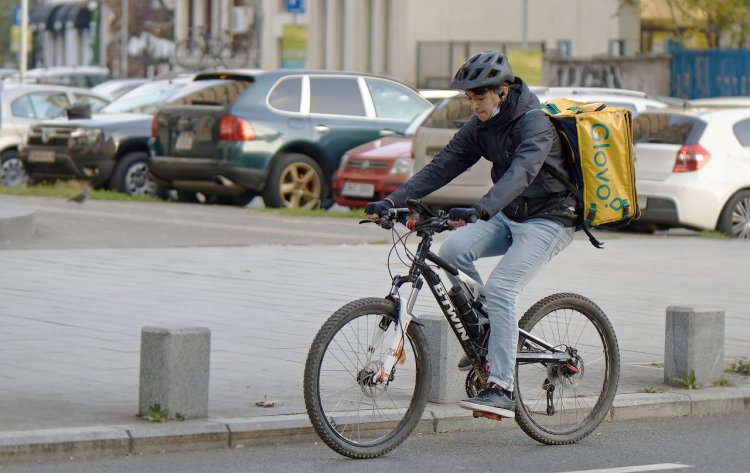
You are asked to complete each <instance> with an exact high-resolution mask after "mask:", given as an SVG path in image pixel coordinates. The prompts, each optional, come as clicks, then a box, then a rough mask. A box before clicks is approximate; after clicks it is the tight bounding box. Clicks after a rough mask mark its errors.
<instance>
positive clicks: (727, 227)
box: [717, 190, 750, 238]
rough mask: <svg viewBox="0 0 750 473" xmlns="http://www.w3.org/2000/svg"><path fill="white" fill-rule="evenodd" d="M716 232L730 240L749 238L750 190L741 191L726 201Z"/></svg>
mask: <svg viewBox="0 0 750 473" xmlns="http://www.w3.org/2000/svg"><path fill="white" fill-rule="evenodd" d="M717 230H719V231H720V232H722V233H726V234H727V235H729V236H730V237H732V238H750V190H741V191H739V192H737V193H736V194H734V195H733V196H732V197H731V198H730V199H729V201H727V205H725V206H724V210H722V211H721V216H720V217H719V225H718V226H717Z"/></svg>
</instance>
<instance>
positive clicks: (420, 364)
mask: <svg viewBox="0 0 750 473" xmlns="http://www.w3.org/2000/svg"><path fill="white" fill-rule="evenodd" d="M396 310H397V309H396V307H395V304H394V302H393V301H391V300H388V299H379V298H365V299H359V300H356V301H353V302H350V303H349V304H346V305H345V306H343V307H342V308H340V309H339V310H337V311H336V312H335V313H334V314H333V315H331V317H330V318H329V319H328V320H327V321H326V322H325V323H324V324H323V326H322V327H321V328H320V330H319V331H318V334H317V335H316V336H315V339H314V340H313V342H312V345H311V347H310V351H309V353H308V356H307V360H306V362H305V372H304V381H303V384H304V387H303V391H304V398H305V407H306V408H307V414H308V417H309V418H310V421H311V423H312V426H313V428H314V429H315V432H316V433H317V434H318V435H319V436H320V438H321V440H323V442H324V443H325V444H326V445H328V446H329V447H330V448H331V449H333V450H334V451H336V452H338V453H339V454H341V455H344V456H347V457H350V458H357V459H364V458H374V457H378V456H381V455H384V454H386V453H388V452H390V451H391V450H393V449H394V448H396V447H398V446H399V445H400V444H401V443H402V442H403V441H404V440H406V438H407V437H408V436H409V434H410V433H411V432H412V430H414V428H415V427H416V425H417V423H418V422H419V420H420V419H421V416H422V412H423V411H424V408H425V404H426V403H427V395H428V393H429V389H430V377H431V368H430V356H429V349H428V347H427V339H426V338H425V336H424V333H423V331H422V329H421V327H420V326H419V325H417V324H416V323H411V324H409V327H408V329H407V331H406V341H408V343H406V341H405V343H404V344H403V346H404V362H403V363H402V362H401V361H399V362H397V363H396V367H395V369H394V374H393V378H392V380H391V381H390V382H389V383H388V384H379V385H376V386H368V385H366V383H365V382H363V381H362V379H363V373H371V372H372V370H373V369H374V370H377V369H378V368H377V367H378V362H379V361H380V360H381V359H382V358H384V357H385V356H386V355H387V353H385V352H384V351H387V349H388V348H389V347H390V346H391V344H390V340H389V337H388V334H389V333H391V332H395V330H393V328H394V327H395V326H394V325H393V323H391V324H390V327H389V329H388V331H387V332H386V337H384V340H383V343H381V349H380V351H379V352H378V353H369V350H368V347H369V345H370V343H371V339H372V336H373V334H374V330H373V329H377V326H378V323H379V321H381V320H384V318H385V319H388V320H390V321H393V320H395V318H394V316H395V315H396ZM391 335H392V334H391ZM391 340H392V338H391ZM342 368H343V369H342ZM381 402H382V403H383V404H382V405H381Z"/></svg>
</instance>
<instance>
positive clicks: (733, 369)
mask: <svg viewBox="0 0 750 473" xmlns="http://www.w3.org/2000/svg"><path fill="white" fill-rule="evenodd" d="M724 371H725V372H726V373H737V374H742V375H745V376H748V375H750V362H748V360H744V359H740V360H736V361H735V362H734V363H732V365H731V366H730V367H729V368H727V369H725V370H724Z"/></svg>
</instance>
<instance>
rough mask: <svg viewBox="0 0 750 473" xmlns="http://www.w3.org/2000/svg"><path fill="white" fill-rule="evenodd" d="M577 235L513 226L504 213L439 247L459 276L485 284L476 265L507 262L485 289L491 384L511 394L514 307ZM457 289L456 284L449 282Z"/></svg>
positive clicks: (548, 227)
mask: <svg viewBox="0 0 750 473" xmlns="http://www.w3.org/2000/svg"><path fill="white" fill-rule="evenodd" d="M574 232H575V229H574V228H573V227H564V226H563V225H562V224H560V223H557V222H555V221H553V220H549V219H543V218H535V219H531V220H526V221H525V222H514V221H513V220H510V219H509V218H507V217H506V216H505V215H504V214H503V213H502V212H500V213H498V214H496V215H495V216H494V217H492V218H491V219H489V220H488V221H483V220H479V221H477V222H476V223H471V224H468V225H466V226H465V227H461V228H459V229H458V230H456V231H455V232H454V233H453V234H452V235H451V236H450V237H448V238H447V239H446V240H445V242H443V244H442V246H441V247H440V251H439V253H440V256H441V257H442V258H444V259H445V260H447V261H448V262H450V263H451V264H453V265H454V266H456V267H457V268H458V269H459V270H460V271H462V272H463V273H464V274H466V275H467V276H469V277H470V278H472V279H474V280H476V281H477V282H480V283H483V280H482V277H481V276H480V275H479V273H478V272H477V269H476V267H475V266H474V261H476V260H477V259H479V258H484V257H488V256H500V255H503V257H502V258H501V259H500V261H499V262H498V263H497V265H496V266H495V268H494V269H493V270H492V272H491V273H490V275H489V278H488V279H487V282H486V283H485V286H484V288H485V297H486V298H487V300H486V302H487V309H488V311H489V316H490V317H489V318H490V339H489V347H488V356H487V361H488V362H489V364H490V376H489V381H490V382H491V383H496V384H498V385H500V387H502V388H503V389H506V390H508V391H512V390H513V383H514V371H515V364H516V345H517V344H518V321H517V314H516V301H517V299H518V295H519V294H520V293H521V291H522V290H523V288H524V287H526V285H527V284H528V283H529V282H530V281H531V280H532V279H534V277H535V276H536V275H537V274H538V273H539V271H541V269H542V267H543V266H544V265H545V264H546V263H547V262H548V261H549V260H550V259H552V257H553V256H555V255H556V254H557V253H559V252H560V251H562V250H563V249H564V248H565V247H566V246H568V245H569V244H570V242H571V241H572V240H573V234H574ZM448 277H449V279H450V280H451V282H452V283H453V284H454V285H455V284H456V281H457V279H456V278H454V277H453V276H450V275H449V276H448Z"/></svg>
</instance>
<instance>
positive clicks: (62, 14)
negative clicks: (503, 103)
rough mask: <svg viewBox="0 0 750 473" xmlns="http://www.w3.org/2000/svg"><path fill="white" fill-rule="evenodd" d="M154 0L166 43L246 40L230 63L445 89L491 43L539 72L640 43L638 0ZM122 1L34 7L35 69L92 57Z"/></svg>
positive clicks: (630, 50) (621, 52)
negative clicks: (554, 63)
mask: <svg viewBox="0 0 750 473" xmlns="http://www.w3.org/2000/svg"><path fill="white" fill-rule="evenodd" d="M133 1H134V0H131V4H132V3H133ZM151 1H152V3H154V4H156V3H157V2H158V4H159V5H160V6H161V7H163V8H165V9H166V11H167V12H168V13H169V15H170V17H171V22H172V37H171V38H167V39H168V40H169V41H173V42H174V43H175V44H176V43H179V42H180V41H182V40H185V39H186V38H190V37H191V36H195V35H201V34H208V35H211V36H212V37H215V38H221V39H222V40H224V41H230V42H235V44H242V45H243V48H247V49H248V50H249V51H250V54H248V55H243V59H242V64H240V63H239V62H238V61H235V62H236V63H232V62H231V61H229V65H230V66H233V67H254V68H263V69H274V68H279V67H308V68H318V69H334V70H352V71H366V72H373V73H378V74H384V75H388V76H391V77H394V78H396V79H398V80H401V81H404V82H406V83H409V84H411V85H413V86H416V87H423V88H426V87H435V88H439V87H445V86H447V84H448V82H449V81H450V77H452V75H453V73H454V72H455V70H456V69H457V68H458V66H459V65H460V64H461V63H462V62H463V61H464V60H465V59H466V58H467V57H469V55H471V54H472V53H474V52H477V51H480V50H484V49H501V50H504V51H506V52H508V53H509V56H511V57H512V58H515V57H517V58H518V59H514V66H515V64H518V67H519V68H520V70H523V71H527V70H528V71H536V72H529V74H530V77H531V76H534V77H535V74H537V73H539V74H541V72H539V71H541V64H540V61H541V58H542V57H543V56H547V55H556V56H560V55H562V56H567V57H574V58H581V57H592V56H630V55H635V54H637V53H638V52H639V51H640V21H639V14H640V5H639V1H637V0H635V1H633V2H622V1H621V0H568V1H566V2H560V1H559V0H503V1H498V0H471V1H468V2H456V1H455V0H151ZM116 3H122V0H121V1H120V2H114V1H110V2H106V1H104V0H101V1H98V2H96V1H89V2H87V1H75V2H71V1H70V0H68V1H62V2H59V1H56V0H48V1H47V2H46V3H43V4H42V5H41V6H39V7H37V9H36V10H35V11H33V12H32V15H31V18H32V22H31V23H32V30H33V31H34V46H33V48H34V49H33V50H34V58H35V60H34V62H33V65H40V64H42V65H72V64H90V63H91V61H92V58H93V57H94V56H95V52H96V51H98V50H97V49H96V48H97V46H96V42H97V41H98V42H99V46H98V47H99V48H100V50H102V51H106V50H107V49H106V45H107V44H108V43H111V42H113V41H117V38H118V36H119V33H118V32H117V31H108V30H107V22H106V21H105V22H103V23H102V27H101V30H100V31H99V32H98V33H97V31H96V30H93V29H91V28H96V25H94V22H93V21H92V17H96V14H98V15H99V16H102V17H104V18H105V19H106V15H107V13H106V12H105V11H104V9H105V8H111V5H110V4H116ZM125 4H126V5H127V2H125ZM61 5H62V6H61ZM108 5H110V6H109V7H108ZM92 7H95V8H94V10H92ZM131 8H132V6H131ZM95 10H96V14H95ZM131 14H132V13H131ZM110 15H111V13H110ZM94 19H96V18H94ZM132 29H133V28H132V26H131V30H132ZM127 34H128V35H129V36H130V37H139V36H140V35H141V34H142V32H141V31H128V32H127ZM97 35H98V36H97ZM166 36H168V35H166ZM97 38H98V39H97ZM162 38H164V36H162ZM92 45H93V46H92ZM111 49H113V48H109V50H111ZM114 49H115V50H117V48H114ZM131 54H132V53H131ZM514 55H515V56H514ZM136 59H137V58H136ZM109 60H110V61H111V60H112V58H109ZM105 61H106V59H105ZM110 67H111V65H110ZM125 69H126V68H125ZM113 70H115V71H117V70H118V68H117V67H114V68H113ZM532 82H533V81H532Z"/></svg>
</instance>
